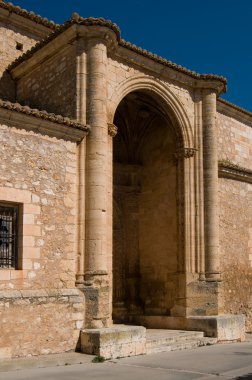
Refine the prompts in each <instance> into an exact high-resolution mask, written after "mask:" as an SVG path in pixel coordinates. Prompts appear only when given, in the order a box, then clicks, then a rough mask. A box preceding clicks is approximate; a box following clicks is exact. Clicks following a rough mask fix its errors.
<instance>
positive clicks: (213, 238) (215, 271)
mask: <svg viewBox="0 0 252 380" xmlns="http://www.w3.org/2000/svg"><path fill="white" fill-rule="evenodd" d="M202 116H203V150H204V154H203V160H204V211H205V272H206V273H205V274H206V280H209V281H218V280H219V278H220V272H219V271H220V268H219V266H220V264H219V252H218V249H219V210H218V155H217V130H216V93H215V92H214V90H211V89H207V90H204V91H203V100H202Z"/></svg>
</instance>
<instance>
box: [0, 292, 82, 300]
mask: <svg viewBox="0 0 252 380" xmlns="http://www.w3.org/2000/svg"><path fill="white" fill-rule="evenodd" d="M20 299H30V300H31V301H32V302H33V303H35V302H39V303H41V302H42V300H43V303H46V302H51V299H53V300H54V301H55V299H56V301H57V300H59V301H60V302H62V301H65V302H67V303H69V302H75V303H80V302H83V295H82V293H81V292H80V291H79V290H78V289H25V290H1V291H0V301H3V302H5V301H7V300H8V301H13V302H15V301H16V300H20Z"/></svg>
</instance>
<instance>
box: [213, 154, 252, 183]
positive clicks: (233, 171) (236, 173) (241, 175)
mask: <svg viewBox="0 0 252 380" xmlns="http://www.w3.org/2000/svg"><path fill="white" fill-rule="evenodd" d="M219 178H229V179H234V180H237V181H241V182H248V183H252V170H250V169H247V168H243V167H242V166H240V165H236V164H234V163H232V162H230V161H228V160H221V161H219Z"/></svg>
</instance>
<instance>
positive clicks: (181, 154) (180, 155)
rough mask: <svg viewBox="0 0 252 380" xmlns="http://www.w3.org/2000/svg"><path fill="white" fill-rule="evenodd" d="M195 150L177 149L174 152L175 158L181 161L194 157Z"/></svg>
mask: <svg viewBox="0 0 252 380" xmlns="http://www.w3.org/2000/svg"><path fill="white" fill-rule="evenodd" d="M197 150H198V149H197V148H184V147H183V148H179V149H177V150H176V153H175V158H176V159H177V160H183V159H185V158H190V157H193V156H195V154H196V152H197Z"/></svg>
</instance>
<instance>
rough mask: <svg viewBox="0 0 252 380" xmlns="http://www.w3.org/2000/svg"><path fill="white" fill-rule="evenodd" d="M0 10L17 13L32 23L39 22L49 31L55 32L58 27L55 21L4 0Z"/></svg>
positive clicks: (1, 1) (1, 2)
mask: <svg viewBox="0 0 252 380" xmlns="http://www.w3.org/2000/svg"><path fill="white" fill-rule="evenodd" d="M0 8H4V9H6V10H8V11H9V12H12V13H16V14H18V15H20V16H22V17H25V18H28V19H30V20H31V21H34V22H37V23H38V24H42V25H44V26H46V27H47V28H49V29H52V30H55V29H56V27H57V24H55V23H54V22H53V21H50V20H48V19H47V18H46V17H42V16H40V15H37V14H36V13H34V12H30V11H27V10H26V9H22V8H21V7H19V6H17V5H14V4H12V3H8V2H5V1H4V0H0Z"/></svg>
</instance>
